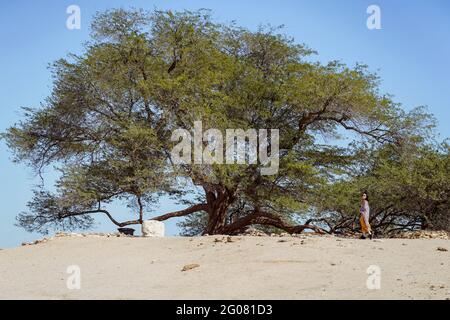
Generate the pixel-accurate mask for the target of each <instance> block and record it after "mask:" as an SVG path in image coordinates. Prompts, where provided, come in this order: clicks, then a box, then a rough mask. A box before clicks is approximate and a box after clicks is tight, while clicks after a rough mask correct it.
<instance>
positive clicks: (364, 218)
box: [359, 213, 372, 236]
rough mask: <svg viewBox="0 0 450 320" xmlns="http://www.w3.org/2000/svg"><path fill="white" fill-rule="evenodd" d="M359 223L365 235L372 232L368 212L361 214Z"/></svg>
mask: <svg viewBox="0 0 450 320" xmlns="http://www.w3.org/2000/svg"><path fill="white" fill-rule="evenodd" d="M359 223H360V225H361V231H362V233H363V236H365V235H366V234H369V235H371V234H372V229H371V228H370V223H369V218H368V215H367V214H364V213H362V214H361V216H360V217H359Z"/></svg>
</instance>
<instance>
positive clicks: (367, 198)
mask: <svg viewBox="0 0 450 320" xmlns="http://www.w3.org/2000/svg"><path fill="white" fill-rule="evenodd" d="M362 194H365V195H366V200H367V202H369V195H368V194H367V191H364V192H363V193H362Z"/></svg>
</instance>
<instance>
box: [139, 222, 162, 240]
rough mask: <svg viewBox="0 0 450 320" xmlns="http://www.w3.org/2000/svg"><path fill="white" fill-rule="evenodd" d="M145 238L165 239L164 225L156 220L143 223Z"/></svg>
mask: <svg viewBox="0 0 450 320" xmlns="http://www.w3.org/2000/svg"><path fill="white" fill-rule="evenodd" d="M142 236H143V237H164V223H162V222H160V221H156V220H146V221H144V222H143V223H142Z"/></svg>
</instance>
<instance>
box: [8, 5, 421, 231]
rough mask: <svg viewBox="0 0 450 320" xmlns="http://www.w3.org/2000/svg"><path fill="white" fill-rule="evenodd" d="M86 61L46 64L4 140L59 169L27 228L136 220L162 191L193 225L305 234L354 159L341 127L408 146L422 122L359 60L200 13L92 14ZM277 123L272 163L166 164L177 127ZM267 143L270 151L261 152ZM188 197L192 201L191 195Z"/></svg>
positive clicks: (25, 218) (22, 220)
mask: <svg viewBox="0 0 450 320" xmlns="http://www.w3.org/2000/svg"><path fill="white" fill-rule="evenodd" d="M93 21H94V22H93V24H92V39H91V41H90V42H89V43H88V44H87V45H86V49H85V52H84V53H83V54H82V55H71V56H70V57H69V58H68V59H61V60H59V61H57V62H55V63H54V64H53V72H54V86H53V91H52V93H51V95H50V96H49V97H48V99H47V100H46V101H45V102H44V103H43V104H42V106H41V108H39V109H31V108H29V109H26V115H25V119H24V120H23V121H22V122H20V123H18V124H16V125H15V126H13V127H12V128H10V129H9V130H8V131H7V132H6V133H5V134H4V135H3V136H4V138H5V139H6V141H7V143H8V145H9V147H10V148H11V149H12V150H13V151H14V154H15V159H16V160H17V161H26V162H27V163H29V164H30V165H32V166H33V167H34V168H35V169H36V170H37V171H40V170H42V169H43V168H44V167H46V166H48V165H50V164H55V165H57V166H58V168H59V169H60V170H61V172H62V175H61V177H60V179H59V181H58V183H57V192H56V193H50V192H47V191H45V190H37V191H36V193H35V197H34V199H33V200H32V201H31V202H30V204H29V207H30V211H29V212H25V213H22V214H20V215H19V218H18V220H19V224H20V225H22V226H23V227H25V228H26V229H27V230H31V231H33V230H34V231H40V232H47V231H48V230H49V228H53V227H55V228H62V229H72V228H80V227H82V228H88V227H89V226H90V225H91V224H92V221H93V220H92V214H94V213H100V214H106V215H107V216H108V217H109V218H110V219H111V221H112V222H113V223H114V224H116V225H118V226H126V225H131V224H139V223H142V221H143V219H144V215H145V214H147V213H149V212H150V209H151V204H152V203H153V202H154V201H157V199H158V197H159V196H161V195H170V196H172V197H174V198H176V199H178V200H180V201H182V202H183V203H185V204H186V209H184V210H181V211H178V212H170V213H165V214H163V213H161V215H159V216H155V217H153V219H156V220H160V221H163V220H166V219H169V218H171V217H180V216H188V215H191V214H193V215H195V216H196V217H199V215H200V217H201V219H202V221H204V225H203V228H202V232H203V233H208V234H216V233H236V232H239V231H241V230H243V229H245V228H246V227H247V226H249V225H252V224H258V225H266V226H273V227H276V228H280V229H283V230H286V231H288V232H301V231H302V230H304V229H305V228H313V229H317V228H316V227H314V226H313V225H310V224H304V225H295V221H296V215H298V214H299V213H302V212H309V209H308V207H309V205H308V198H309V194H311V192H312V190H316V189H317V188H318V187H320V186H321V185H323V184H324V183H326V182H327V181H328V182H329V181H331V180H333V179H335V177H336V176H338V175H340V174H342V173H343V167H345V166H348V165H349V164H350V163H351V162H352V161H353V160H354V154H353V153H352V152H350V151H349V150H348V149H347V148H344V147H337V146H336V145H326V144H324V143H323V142H321V141H322V140H323V138H327V139H334V138H337V137H339V136H340V135H342V133H343V132H351V133H353V134H354V136H355V137H359V138H361V139H363V140H367V141H372V142H373V143H376V144H378V145H383V144H391V145H396V146H404V145H408V144H410V143H416V142H417V134H418V133H420V132H419V130H422V129H424V130H425V129H427V125H428V122H429V117H428V116H427V115H426V114H425V113H424V112H423V111H422V110H421V109H415V110H413V111H412V112H410V113H407V112H405V111H404V110H403V109H402V108H401V106H400V105H398V104H397V103H395V102H393V101H392V100H391V98H390V97H389V96H388V95H383V94H381V93H380V91H379V83H378V82H379V79H378V78H377V76H376V75H374V74H372V73H370V72H369V71H368V70H367V67H365V66H363V65H357V66H355V67H353V68H351V67H348V66H346V65H344V64H342V63H340V62H337V61H332V62H330V63H328V64H320V63H316V62H311V60H312V59H310V58H309V56H310V55H312V54H314V52H313V51H312V50H310V49H308V48H307V47H306V46H304V45H299V44H296V43H295V42H294V41H293V40H292V39H290V38H288V37H286V36H285V35H283V34H279V31H278V29H276V28H270V27H267V28H260V29H258V30H257V31H254V32H253V31H250V30H247V29H244V28H240V27H238V26H236V25H234V24H229V25H224V24H218V23H215V22H213V21H212V19H211V17H210V14H209V12H208V11H204V10H202V11H197V12H189V11H183V12H171V11H154V12H150V13H148V12H144V11H139V10H137V11H125V10H121V9H119V10H110V11H106V12H104V13H99V14H97V16H96V17H94V20H93ZM195 121H201V122H202V125H203V129H204V130H206V129H209V128H215V129H218V130H220V131H221V132H225V130H226V129H229V128H232V129H234V128H241V129H243V130H247V129H256V130H259V129H279V134H280V144H279V148H280V151H279V157H280V160H279V169H278V172H277V173H276V174H273V175H263V174H261V166H260V165H259V164H246V165H242V164H234V165H230V164H224V165H220V164H213V165H205V164H183V165H176V164H173V162H172V161H171V160H172V159H171V153H170V152H171V150H172V148H173V147H174V144H175V143H174V142H172V141H171V136H172V133H173V131H174V130H175V129H180V128H181V129H186V130H189V131H192V130H193V128H194V122H195ZM270 143H271V142H270V141H269V149H270ZM190 191H192V192H193V191H195V196H192V195H190V196H189V195H188V193H189V192H190ZM116 199H121V200H127V201H129V203H130V208H131V209H132V210H135V212H136V219H135V220H131V221H123V222H119V221H116V220H115V219H114V218H113V214H112V213H110V212H109V211H107V210H106V209H105V207H104V205H105V204H106V203H108V202H111V201H114V200H116Z"/></svg>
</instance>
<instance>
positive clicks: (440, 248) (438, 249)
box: [436, 247, 448, 251]
mask: <svg viewBox="0 0 450 320" xmlns="http://www.w3.org/2000/svg"><path fill="white" fill-rule="evenodd" d="M436 250H437V251H448V250H447V248H443V247H438V248H437V249H436Z"/></svg>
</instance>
